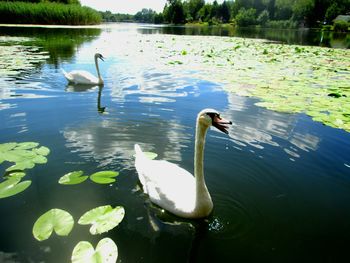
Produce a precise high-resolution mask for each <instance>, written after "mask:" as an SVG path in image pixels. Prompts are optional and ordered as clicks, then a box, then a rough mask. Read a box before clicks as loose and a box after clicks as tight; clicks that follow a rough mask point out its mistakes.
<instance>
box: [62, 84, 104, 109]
mask: <svg viewBox="0 0 350 263" xmlns="http://www.w3.org/2000/svg"><path fill="white" fill-rule="evenodd" d="M96 89H98V92H97V111H98V112H99V113H105V110H106V107H104V106H101V96H102V90H103V86H100V85H85V84H77V85H72V84H68V85H67V86H66V91H67V92H91V91H94V90H96Z"/></svg>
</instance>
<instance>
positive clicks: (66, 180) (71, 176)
mask: <svg viewBox="0 0 350 263" xmlns="http://www.w3.org/2000/svg"><path fill="white" fill-rule="evenodd" d="M83 173H84V172H83V171H74V172H70V173H67V174H65V175H63V176H62V177H61V178H60V179H59V181H58V183H59V184H80V183H82V182H84V181H85V180H86V179H87V178H88V176H82V175H83Z"/></svg>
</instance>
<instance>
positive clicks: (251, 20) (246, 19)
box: [236, 8, 256, 26]
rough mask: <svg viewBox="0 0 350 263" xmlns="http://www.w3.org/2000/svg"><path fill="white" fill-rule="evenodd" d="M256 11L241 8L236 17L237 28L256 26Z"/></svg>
mask: <svg viewBox="0 0 350 263" xmlns="http://www.w3.org/2000/svg"><path fill="white" fill-rule="evenodd" d="M255 16H256V9H254V8H249V9H245V8H241V9H240V10H239V11H238V14H237V16H236V22H237V25H239V26H250V25H255V24H256V19H255Z"/></svg>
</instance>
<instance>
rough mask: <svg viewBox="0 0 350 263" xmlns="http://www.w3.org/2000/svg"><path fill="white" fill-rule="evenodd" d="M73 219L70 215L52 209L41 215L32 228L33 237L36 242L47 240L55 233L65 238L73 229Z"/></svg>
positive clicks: (60, 210)
mask: <svg viewBox="0 0 350 263" xmlns="http://www.w3.org/2000/svg"><path fill="white" fill-rule="evenodd" d="M73 226H74V219H73V217H72V216H71V214H70V213H68V212H67V211H64V210H62V209H58V208H54V209H51V210H49V211H47V212H46V213H44V214H43V215H41V216H40V217H39V218H38V219H37V220H36V222H35V223H34V226H33V235H34V237H35V239H37V240H38V241H43V240H46V239H48V238H49V237H50V236H51V234H52V232H53V231H55V232H56V234H57V235H59V236H67V235H68V234H69V233H70V232H71V231H72V229H73Z"/></svg>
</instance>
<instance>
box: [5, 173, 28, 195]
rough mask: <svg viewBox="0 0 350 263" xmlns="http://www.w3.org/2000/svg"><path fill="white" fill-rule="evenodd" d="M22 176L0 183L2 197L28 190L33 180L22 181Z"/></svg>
mask: <svg viewBox="0 0 350 263" xmlns="http://www.w3.org/2000/svg"><path fill="white" fill-rule="evenodd" d="M20 180H21V178H16V177H14V178H9V179H7V180H5V181H4V182H2V183H0V198H6V197H10V196H13V195H16V194H18V193H21V192H23V191H24V190H26V189H27V188H28V187H29V186H30V185H31V183H32V181H30V180H28V181H23V182H20Z"/></svg>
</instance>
